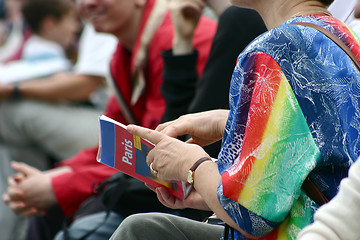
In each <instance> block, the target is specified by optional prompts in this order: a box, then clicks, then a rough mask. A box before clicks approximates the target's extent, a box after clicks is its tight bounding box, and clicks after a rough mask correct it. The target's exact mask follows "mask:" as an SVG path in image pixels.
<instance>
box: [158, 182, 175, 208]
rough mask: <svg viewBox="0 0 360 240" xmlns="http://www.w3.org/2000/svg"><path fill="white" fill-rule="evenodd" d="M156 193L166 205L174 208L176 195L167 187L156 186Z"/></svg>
mask: <svg viewBox="0 0 360 240" xmlns="http://www.w3.org/2000/svg"><path fill="white" fill-rule="evenodd" d="M156 195H157V197H158V199H159V201H160V202H161V204H163V205H164V206H166V207H168V208H172V209H174V203H175V197H174V196H173V195H171V194H170V193H169V192H168V190H167V189H166V188H163V187H158V188H156Z"/></svg>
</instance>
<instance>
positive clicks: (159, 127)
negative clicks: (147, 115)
mask: <svg viewBox="0 0 360 240" xmlns="http://www.w3.org/2000/svg"><path fill="white" fill-rule="evenodd" d="M173 122H174V121H169V122H165V123H162V124H159V125H158V126H157V127H156V128H155V131H158V132H161V131H162V130H163V129H165V128H167V127H168V126H169V125H171V124H173Z"/></svg>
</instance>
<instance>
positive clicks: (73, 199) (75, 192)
mask: <svg viewBox="0 0 360 240" xmlns="http://www.w3.org/2000/svg"><path fill="white" fill-rule="evenodd" d="M105 115H107V116H108V117H111V118H113V119H115V120H117V121H124V120H123V119H124V118H123V116H122V115H121V113H120V109H119V107H118V105H117V103H116V99H115V97H111V98H110V99H109V102H108V105H107V108H106V110H105ZM97 151H98V146H95V147H93V148H89V149H85V150H82V151H80V152H79V153H78V154H77V155H75V156H74V157H72V158H70V159H68V160H65V161H63V162H62V163H60V164H59V166H69V167H71V168H72V170H73V172H71V173H66V174H62V175H59V176H56V177H54V178H52V187H53V191H54V194H55V196H56V199H57V201H58V204H59V206H60V207H61V209H62V211H63V213H64V214H65V215H66V216H71V215H72V214H73V213H74V212H75V211H76V210H77V209H78V207H79V206H80V204H81V203H82V202H83V201H84V200H86V199H87V198H88V197H89V196H90V195H91V194H92V187H93V185H94V184H96V183H99V182H101V181H104V180H105V179H107V178H109V177H110V176H112V175H113V174H114V173H116V172H117V171H116V170H115V169H113V168H111V167H108V166H105V165H103V164H101V163H98V162H97V161H96V156H97Z"/></svg>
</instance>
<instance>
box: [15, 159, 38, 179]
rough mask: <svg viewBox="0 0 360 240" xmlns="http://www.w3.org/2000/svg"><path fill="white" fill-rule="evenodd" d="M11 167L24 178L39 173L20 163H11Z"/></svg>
mask: <svg viewBox="0 0 360 240" xmlns="http://www.w3.org/2000/svg"><path fill="white" fill-rule="evenodd" d="M11 167H12V168H13V169H14V170H15V171H17V172H20V173H23V174H24V175H25V176H29V175H33V174H36V173H38V172H39V170H37V169H36V168H34V167H31V166H29V165H27V164H25V163H21V162H11Z"/></svg>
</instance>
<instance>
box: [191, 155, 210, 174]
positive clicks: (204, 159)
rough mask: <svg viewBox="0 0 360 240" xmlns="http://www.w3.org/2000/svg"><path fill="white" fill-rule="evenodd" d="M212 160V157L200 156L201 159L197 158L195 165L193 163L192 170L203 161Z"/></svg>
mask: <svg viewBox="0 0 360 240" xmlns="http://www.w3.org/2000/svg"><path fill="white" fill-rule="evenodd" d="M209 160H210V161H212V159H211V158H210V157H203V158H200V159H199V160H197V161H196V162H195V163H194V165H192V167H191V168H190V170H191V171H193V172H194V171H195V169H196V168H197V167H198V166H199V165H200V164H201V163H203V162H205V161H209Z"/></svg>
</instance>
